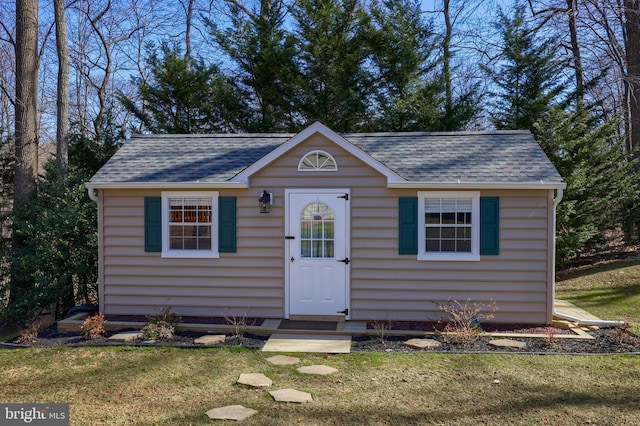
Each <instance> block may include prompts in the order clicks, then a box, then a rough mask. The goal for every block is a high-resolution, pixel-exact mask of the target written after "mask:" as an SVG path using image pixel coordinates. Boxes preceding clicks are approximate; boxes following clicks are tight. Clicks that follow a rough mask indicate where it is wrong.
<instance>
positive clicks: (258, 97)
mask: <svg viewBox="0 0 640 426" xmlns="http://www.w3.org/2000/svg"><path fill="white" fill-rule="evenodd" d="M227 4H228V5H229V15H230V16H229V17H230V25H229V26H228V27H226V28H223V29H221V28H219V27H218V25H216V24H215V23H213V22H212V21H208V22H207V26H208V28H209V32H210V34H211V35H212V37H213V39H214V41H215V42H216V44H217V45H218V46H220V48H221V49H222V50H223V51H224V53H225V54H226V56H228V58H229V59H230V60H231V62H232V63H233V64H235V67H236V69H235V71H234V72H235V73H237V75H238V80H239V82H240V86H241V88H242V90H243V92H244V94H245V97H246V98H247V99H249V100H250V101H249V102H248V105H247V106H248V108H249V109H250V111H251V113H250V117H251V118H250V120H249V122H248V123H247V128H246V129H245V130H248V131H277V130H294V129H295V128H296V127H298V126H299V123H297V121H296V114H294V110H293V104H294V103H295V82H296V80H297V78H298V71H297V67H296V64H295V61H294V58H295V55H296V43H295V38H294V37H293V35H292V34H290V33H288V32H287V31H286V30H285V29H284V26H283V25H284V20H285V16H286V11H287V8H286V5H285V3H284V1H282V0H275V1H274V0H260V2H259V10H257V11H251V10H249V9H247V8H245V7H240V6H239V3H236V2H234V1H229V2H228V3H227Z"/></svg>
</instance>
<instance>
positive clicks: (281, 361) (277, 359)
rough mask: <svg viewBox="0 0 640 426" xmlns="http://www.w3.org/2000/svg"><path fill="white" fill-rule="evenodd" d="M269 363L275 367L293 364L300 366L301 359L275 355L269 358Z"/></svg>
mask: <svg viewBox="0 0 640 426" xmlns="http://www.w3.org/2000/svg"><path fill="white" fill-rule="evenodd" d="M267 361H269V362H270V363H271V364H275V365H293V364H299V363H300V358H298V357H295V356H287V355H275V356H272V357H269V358H267Z"/></svg>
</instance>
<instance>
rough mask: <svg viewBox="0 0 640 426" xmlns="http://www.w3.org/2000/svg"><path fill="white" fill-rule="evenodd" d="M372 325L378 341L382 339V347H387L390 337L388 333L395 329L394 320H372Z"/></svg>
mask: <svg viewBox="0 0 640 426" xmlns="http://www.w3.org/2000/svg"><path fill="white" fill-rule="evenodd" d="M370 322H371V325H372V326H373V329H374V330H375V332H376V335H377V336H378V339H380V343H382V346H385V347H386V346H387V337H388V332H389V330H392V329H393V324H394V322H393V320H392V319H389V318H387V319H385V320H377V319H375V320H371V321H370Z"/></svg>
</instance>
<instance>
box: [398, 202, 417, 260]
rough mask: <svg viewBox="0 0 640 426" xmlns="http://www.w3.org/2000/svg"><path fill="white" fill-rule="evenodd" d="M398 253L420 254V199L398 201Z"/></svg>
mask: <svg viewBox="0 0 640 426" xmlns="http://www.w3.org/2000/svg"><path fill="white" fill-rule="evenodd" d="M398 242H399V243H398V253H399V254H418V198H417V197H401V198H399V200H398Z"/></svg>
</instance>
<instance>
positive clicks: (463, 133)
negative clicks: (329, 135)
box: [340, 130, 531, 138]
mask: <svg viewBox="0 0 640 426" xmlns="http://www.w3.org/2000/svg"><path fill="white" fill-rule="evenodd" d="M529 134H531V132H530V131H529V130H468V131H460V132H457V131H450V132H371V133H341V134H340V136H342V137H344V138H349V137H358V136H413V137H415V136H482V135H488V136H491V135H529Z"/></svg>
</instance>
